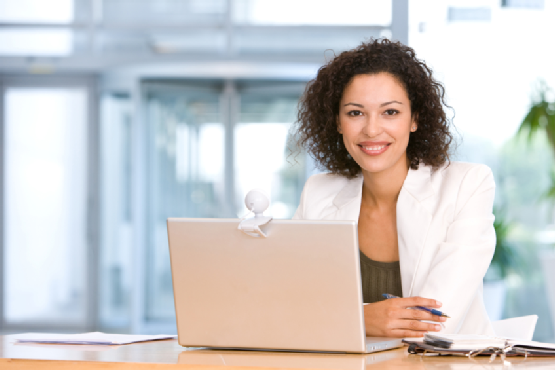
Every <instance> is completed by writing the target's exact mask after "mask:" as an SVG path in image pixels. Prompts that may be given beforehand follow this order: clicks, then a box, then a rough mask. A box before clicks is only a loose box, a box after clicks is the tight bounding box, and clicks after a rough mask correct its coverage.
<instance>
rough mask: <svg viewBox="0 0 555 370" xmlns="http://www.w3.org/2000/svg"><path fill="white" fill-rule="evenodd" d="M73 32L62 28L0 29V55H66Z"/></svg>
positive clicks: (71, 44)
mask: <svg viewBox="0 0 555 370" xmlns="http://www.w3.org/2000/svg"><path fill="white" fill-rule="evenodd" d="M72 49H73V33H72V32H71V31H70V30H64V29H21V28H19V29H0V55H14V56H66V55H69V54H71V52H72Z"/></svg>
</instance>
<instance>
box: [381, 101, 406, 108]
mask: <svg viewBox="0 0 555 370" xmlns="http://www.w3.org/2000/svg"><path fill="white" fill-rule="evenodd" d="M393 103H397V104H403V103H401V102H399V101H397V100H392V101H388V102H385V103H382V104H380V107H385V106H386V105H389V104H393Z"/></svg>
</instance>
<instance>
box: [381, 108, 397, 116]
mask: <svg viewBox="0 0 555 370" xmlns="http://www.w3.org/2000/svg"><path fill="white" fill-rule="evenodd" d="M384 113H385V115H386V116H394V115H396V114H397V113H399V111H398V110H396V109H388V110H386V111H385V112H384Z"/></svg>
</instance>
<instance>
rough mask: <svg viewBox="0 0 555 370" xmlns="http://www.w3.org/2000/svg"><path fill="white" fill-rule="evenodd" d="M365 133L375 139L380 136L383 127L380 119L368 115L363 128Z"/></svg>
mask: <svg viewBox="0 0 555 370" xmlns="http://www.w3.org/2000/svg"><path fill="white" fill-rule="evenodd" d="M363 132H364V133H365V134H366V135H368V136H369V137H374V136H377V135H379V134H380V132H381V125H380V122H379V119H378V117H376V116H374V115H368V116H367V118H366V122H365V125H364V127H363Z"/></svg>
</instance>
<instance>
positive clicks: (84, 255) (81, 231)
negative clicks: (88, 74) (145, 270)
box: [0, 80, 94, 328]
mask: <svg viewBox="0 0 555 370" xmlns="http://www.w3.org/2000/svg"><path fill="white" fill-rule="evenodd" d="M2 87H3V88H2V89H1V96H0V98H1V99H2V104H3V107H4V109H3V117H2V122H3V125H2V128H3V152H2V156H3V174H2V175H3V181H2V186H3V204H4V207H3V223H2V231H3V252H4V258H3V282H4V284H3V292H2V301H3V314H2V321H3V324H4V326H5V327H14V328H15V327H25V326H29V325H32V326H33V327H34V328H36V327H43V326H44V327H56V328H63V327H67V328H80V327H81V328H82V327H86V326H87V325H90V324H91V320H90V317H91V313H92V311H93V310H94V308H93V307H91V301H90V300H89V299H88V294H90V293H91V290H90V289H89V285H88V284H89V281H90V280H89V278H88V272H89V271H90V270H89V268H88V267H89V266H90V263H91V262H92V261H90V260H89V257H90V256H89V255H88V251H89V248H88V243H89V239H88V231H89V229H88V225H89V224H88V222H89V221H90V220H89V217H88V216H89V214H88V212H89V209H88V201H89V190H90V188H89V184H88V181H89V173H88V171H89V163H88V160H89V155H88V150H89V140H90V139H89V135H88V134H89V133H88V130H89V126H88V121H89V105H90V104H89V87H88V86H87V85H86V83H78V82H71V83H68V84H56V85H53V84H47V83H45V84H35V83H33V84H30V83H29V84H25V83H21V81H17V80H14V81H13V83H11V82H6V83H5V84H4V85H3V86H2Z"/></svg>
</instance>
